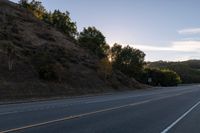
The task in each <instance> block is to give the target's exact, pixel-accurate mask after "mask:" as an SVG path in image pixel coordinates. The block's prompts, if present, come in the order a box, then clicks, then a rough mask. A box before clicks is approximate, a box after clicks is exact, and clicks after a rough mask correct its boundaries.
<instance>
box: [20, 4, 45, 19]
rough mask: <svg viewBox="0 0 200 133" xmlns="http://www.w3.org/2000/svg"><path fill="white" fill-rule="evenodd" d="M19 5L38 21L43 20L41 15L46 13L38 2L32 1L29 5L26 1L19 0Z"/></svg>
mask: <svg viewBox="0 0 200 133" xmlns="http://www.w3.org/2000/svg"><path fill="white" fill-rule="evenodd" d="M19 4H20V5H21V6H22V7H24V8H26V9H28V10H30V11H31V12H33V14H34V16H36V17H37V18H38V19H43V15H44V14H45V13H46V12H47V11H46V9H45V8H44V6H43V5H42V2H40V1H36V0H32V1H31V2H30V3H29V2H28V0H20V1H19Z"/></svg>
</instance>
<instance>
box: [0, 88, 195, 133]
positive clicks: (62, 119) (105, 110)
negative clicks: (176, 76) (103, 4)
mask: <svg viewBox="0 0 200 133" xmlns="http://www.w3.org/2000/svg"><path fill="white" fill-rule="evenodd" d="M189 92H194V91H188V92H182V93H179V94H175V95H171V96H165V97H161V98H154V99H149V100H145V101H140V102H136V103H129V104H125V105H121V106H117V107H112V108H107V109H102V110H97V111H93V112H88V113H83V114H79V115H72V116H68V117H64V118H60V119H55V120H51V121H46V122H41V123H37V124H31V125H27V126H22V127H19V128H13V129H9V130H5V131H0V133H10V132H16V131H21V130H25V129H29V128H34V127H39V126H44V125H48V124H52V123H56V122H62V121H66V120H71V119H76V118H80V117H84V116H89V115H93V114H97V113H103V112H108V111H112V110H117V109H121V108H126V107H131V106H137V105H141V104H145V103H149V102H152V101H157V100H161V99H166V98H169V97H175V96H180V95H184V94H186V93H189Z"/></svg>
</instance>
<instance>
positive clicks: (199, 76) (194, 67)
mask: <svg viewBox="0 0 200 133" xmlns="http://www.w3.org/2000/svg"><path fill="white" fill-rule="evenodd" d="M147 66H148V67H150V68H161V69H162V68H166V69H171V70H173V71H175V72H177V73H178V74H179V75H180V77H181V79H182V81H183V83H200V60H188V61H183V62H165V61H157V62H148V63H147Z"/></svg>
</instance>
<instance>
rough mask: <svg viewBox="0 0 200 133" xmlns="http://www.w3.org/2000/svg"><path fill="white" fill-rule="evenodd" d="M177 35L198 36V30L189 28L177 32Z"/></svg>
mask: <svg viewBox="0 0 200 133" xmlns="http://www.w3.org/2000/svg"><path fill="white" fill-rule="evenodd" d="M178 33H179V34H200V28H189V29H182V30H179V31H178Z"/></svg>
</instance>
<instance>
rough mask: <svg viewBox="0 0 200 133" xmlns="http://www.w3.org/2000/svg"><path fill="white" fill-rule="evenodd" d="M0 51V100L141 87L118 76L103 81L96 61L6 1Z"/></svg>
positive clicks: (1, 4) (1, 8)
mask: <svg viewBox="0 0 200 133" xmlns="http://www.w3.org/2000/svg"><path fill="white" fill-rule="evenodd" d="M0 46H1V47H0V64H1V65H0V99H12V98H30V97H49V96H64V95H79V94H86V93H96V92H104V91H109V90H114V89H125V88H126V89H127V88H129V89H130V88H131V89H134V88H141V85H140V84H139V83H138V82H136V81H135V80H133V79H129V78H127V77H126V76H124V75H123V74H121V73H120V72H117V73H116V72H115V73H113V74H112V76H110V77H109V78H108V79H104V78H102V77H103V76H102V73H101V72H99V70H98V69H99V68H98V59H97V58H96V57H95V56H93V55H91V54H89V53H88V52H87V51H86V50H84V49H82V48H80V47H79V46H78V45H76V44H75V43H73V41H70V39H69V38H68V37H66V36H65V35H63V34H62V33H61V32H59V31H57V30H56V29H54V28H53V27H51V26H49V25H47V24H45V23H43V22H42V21H40V20H38V19H36V18H35V17H34V16H33V15H32V14H31V13H30V12H29V11H27V10H25V9H23V8H21V7H19V6H18V5H17V4H14V3H11V2H8V1H6V0H1V1H0ZM42 76H46V77H50V78H49V80H48V81H45V80H42V79H41V78H42ZM52 77H54V78H56V79H57V80H56V81H54V80H52V79H51V78H52Z"/></svg>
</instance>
